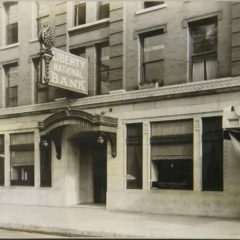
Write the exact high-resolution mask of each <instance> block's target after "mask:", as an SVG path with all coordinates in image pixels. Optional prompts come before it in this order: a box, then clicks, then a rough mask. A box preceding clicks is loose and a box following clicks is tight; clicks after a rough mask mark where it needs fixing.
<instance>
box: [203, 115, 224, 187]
mask: <svg viewBox="0 0 240 240" xmlns="http://www.w3.org/2000/svg"><path fill="white" fill-rule="evenodd" d="M202 161H203V164H202V180H203V182H202V189H203V190H205V191H222V190H223V132H222V118H221V117H208V118H203V119H202Z"/></svg>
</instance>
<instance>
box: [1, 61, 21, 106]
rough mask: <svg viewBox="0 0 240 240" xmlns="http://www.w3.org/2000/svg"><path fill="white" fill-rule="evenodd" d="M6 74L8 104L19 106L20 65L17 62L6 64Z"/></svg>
mask: <svg viewBox="0 0 240 240" xmlns="http://www.w3.org/2000/svg"><path fill="white" fill-rule="evenodd" d="M4 70H5V76H6V106H7V107H16V106H18V65H17V63H13V64H9V65H6V66H4Z"/></svg>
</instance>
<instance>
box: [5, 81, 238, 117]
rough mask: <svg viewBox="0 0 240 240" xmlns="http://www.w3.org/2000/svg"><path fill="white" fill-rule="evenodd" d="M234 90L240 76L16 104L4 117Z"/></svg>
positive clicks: (6, 109)
mask: <svg viewBox="0 0 240 240" xmlns="http://www.w3.org/2000/svg"><path fill="white" fill-rule="evenodd" d="M230 91H240V77H234V78H222V79H215V80H208V81H202V82H193V83H184V84H177V85H171V86H165V87H160V88H152V89H144V90H135V91H126V92H116V93H112V94H106V95H99V96H91V97H85V98H80V99H76V100H64V101H58V102H50V103H44V104H35V105H28V106H20V107H14V108H3V109H0V118H7V117H18V116H29V115H36V114H41V113H47V112H54V111H56V110H59V109H63V108H66V107H71V108H77V109H86V108H97V107H104V106H114V105H115V106H116V105H122V104H131V103H136V102H147V101H157V100H164V99H171V98H181V97H184V98H186V97H192V96H199V95H210V94H217V93H221V92H230Z"/></svg>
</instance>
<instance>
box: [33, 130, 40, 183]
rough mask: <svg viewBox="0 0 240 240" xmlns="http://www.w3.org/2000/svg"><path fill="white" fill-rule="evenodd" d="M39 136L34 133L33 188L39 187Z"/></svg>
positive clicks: (37, 133)
mask: <svg viewBox="0 0 240 240" xmlns="http://www.w3.org/2000/svg"><path fill="white" fill-rule="evenodd" d="M39 145H40V135H39V132H38V130H37V131H35V132H34V186H35V187H40V147H39Z"/></svg>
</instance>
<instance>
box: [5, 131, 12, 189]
mask: <svg viewBox="0 0 240 240" xmlns="http://www.w3.org/2000/svg"><path fill="white" fill-rule="evenodd" d="M9 146H10V135H9V134H8V133H6V134H5V144H4V153H5V159H4V160H5V164H4V172H5V175H4V183H5V186H6V187H9V186H10V172H11V171H10V170H11V168H10V148H9Z"/></svg>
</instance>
